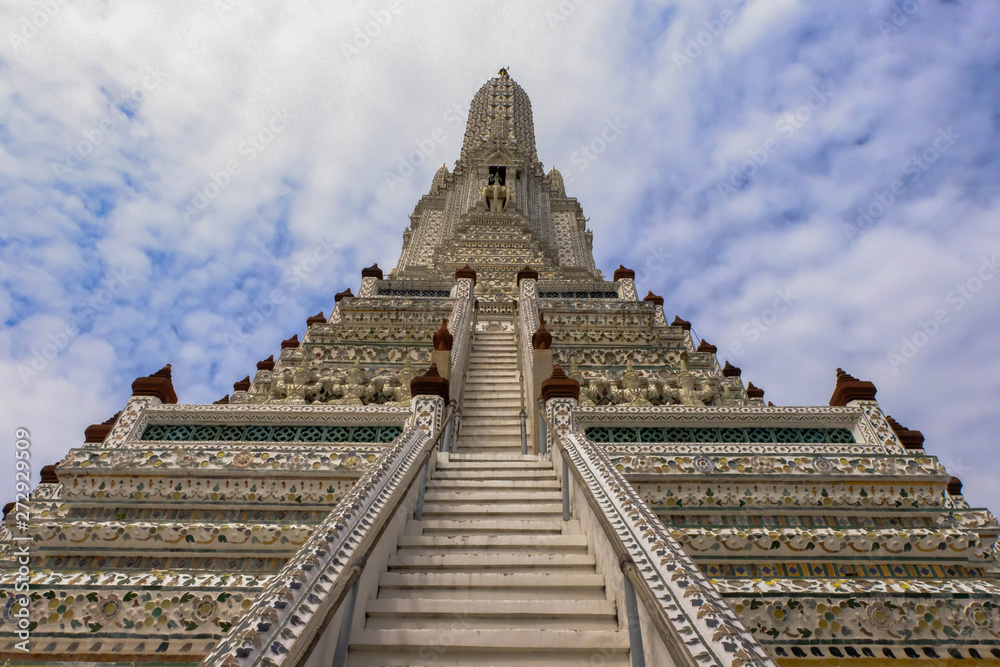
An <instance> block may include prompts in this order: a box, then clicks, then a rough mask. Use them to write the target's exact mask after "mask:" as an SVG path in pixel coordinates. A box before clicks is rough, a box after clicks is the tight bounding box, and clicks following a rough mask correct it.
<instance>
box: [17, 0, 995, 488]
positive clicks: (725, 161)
mask: <svg viewBox="0 0 1000 667" xmlns="http://www.w3.org/2000/svg"><path fill="white" fill-rule="evenodd" d="M328 4H330V3H320V2H291V3H286V4H282V5H281V6H280V7H260V6H257V5H255V4H253V3H246V2H230V1H229V0H219V1H217V2H199V3H194V4H186V3H171V4H170V5H169V7H153V6H147V5H144V4H140V3H130V2H108V3H104V2H74V3H69V2H65V1H62V0H52V2H50V3H48V4H46V3H34V2H15V3H7V4H6V5H5V6H3V7H2V8H0V26H3V28H2V30H0V33H2V34H0V229H2V239H0V255H2V263H0V319H2V321H3V323H4V327H3V329H2V331H0V374H2V377H4V378H5V379H6V382H4V383H3V386H2V387H0V422H2V424H4V425H5V428H7V431H8V433H9V435H8V436H7V437H6V438H3V439H2V440H0V441H2V442H4V443H13V439H14V438H13V433H14V429H15V428H16V427H19V426H24V427H27V428H28V429H30V430H31V432H32V434H33V448H34V452H35V456H34V462H35V467H36V470H37V469H38V468H40V467H41V466H42V465H44V464H47V463H52V462H55V461H57V460H59V459H60V458H61V457H62V455H63V453H64V452H65V451H66V450H67V449H68V448H70V447H74V446H78V445H79V444H80V443H81V442H82V440H83V429H84V428H85V427H86V426H87V425H89V424H91V423H95V422H100V421H103V420H105V419H107V418H108V417H109V416H110V415H111V414H113V413H114V412H115V411H116V410H118V409H120V408H121V407H122V406H123V405H124V403H125V401H126V400H127V397H128V395H129V393H130V391H129V386H130V384H131V381H132V380H133V379H134V378H135V377H136V376H139V375H147V374H149V373H151V372H153V371H155V370H157V369H159V368H160V367H161V366H162V365H164V364H166V363H171V364H173V369H174V384H175V386H176V388H177V393H178V395H179V397H180V399H181V401H182V402H210V401H213V400H215V399H217V398H219V397H221V396H222V395H223V394H226V393H228V392H230V391H231V390H232V383H233V382H234V381H236V380H239V379H241V378H242V377H243V376H245V375H247V374H249V373H252V372H253V369H254V362H256V361H257V360H258V359H262V358H265V357H267V356H268V355H270V354H274V353H276V352H277V351H278V348H279V343H280V341H281V340H282V339H284V338H288V337H289V336H291V335H292V334H293V333H298V334H300V335H301V333H302V331H303V330H304V327H305V318H306V317H307V316H309V315H312V314H314V313H316V312H317V311H320V310H322V311H324V312H325V313H327V314H329V312H330V308H331V307H332V305H333V295H334V294H335V293H336V292H338V291H340V290H342V289H345V288H347V287H351V288H352V289H355V290H356V289H357V286H358V284H359V281H360V269H361V268H362V267H363V266H367V265H369V264H371V263H372V262H373V261H377V262H379V264H380V265H381V266H383V267H387V268H388V267H392V266H394V265H395V262H396V259H397V258H398V253H399V248H400V243H401V239H402V231H403V229H404V228H405V227H406V225H407V224H408V215H409V213H410V212H411V211H412V209H413V206H414V205H415V204H416V202H417V200H418V199H419V197H420V196H421V195H422V194H423V193H425V192H426V191H427V190H428V188H429V186H430V182H431V178H432V176H433V173H434V171H435V170H436V169H437V168H438V167H439V166H440V165H441V164H442V163H447V164H449V166H450V165H452V164H453V163H454V161H455V159H457V157H458V152H459V148H460V145H461V138H462V134H463V132H464V122H465V114H466V110H467V108H468V103H469V101H470V100H471V98H472V96H473V94H474V93H475V92H476V90H477V89H478V88H479V86H480V85H481V84H482V83H483V82H484V81H485V80H486V79H487V78H488V77H490V76H492V75H494V74H495V73H496V71H497V69H498V68H499V67H501V66H506V67H509V69H510V71H511V73H512V76H513V77H514V78H515V79H516V80H517V81H518V82H519V83H520V84H521V85H522V86H523V87H524V88H525V90H526V91H527V92H528V94H529V95H530V96H531V99H532V103H533V112H534V119H535V127H536V137H537V144H538V155H539V158H540V159H541V160H542V162H543V163H544V164H545V167H546V169H548V167H550V166H553V165H554V166H556V167H558V168H559V169H560V170H561V171H562V172H563V174H564V177H565V178H566V181H567V190H568V191H569V194H570V195H571V196H576V197H577V198H578V199H579V200H580V202H581V204H582V206H583V208H584V211H585V213H586V215H587V216H588V217H589V218H590V223H589V224H590V227H591V228H592V229H593V230H594V237H595V241H594V245H595V254H596V258H597V262H598V266H599V267H600V268H601V269H602V270H603V271H604V273H605V275H606V276H610V274H611V272H612V271H613V269H614V268H616V267H617V266H618V265H619V264H625V265H626V266H629V267H632V268H634V269H635V270H636V271H637V272H638V276H637V286H638V288H639V290H640V292H641V294H645V293H646V291H647V290H651V291H653V292H654V293H657V294H660V295H662V296H663V297H664V298H665V301H666V305H665V310H666V315H667V317H668V319H672V318H673V316H674V315H680V316H681V317H683V318H685V319H688V320H690V321H691V322H692V323H693V325H694V329H695V331H696V332H697V334H698V335H700V336H703V337H705V338H706V339H707V340H709V341H710V342H712V343H713V344H715V345H717V346H718V347H719V356H720V362H722V361H725V360H729V361H731V362H732V363H734V364H735V365H737V366H740V367H741V368H742V369H743V373H744V378H745V379H748V380H752V381H753V382H754V383H755V384H756V385H758V386H761V387H763V388H764V389H765V390H766V392H767V394H766V397H765V398H766V399H768V400H772V401H774V402H775V403H776V404H779V405H815V404H826V402H827V401H828V399H829V396H830V393H831V392H832V390H833V384H834V374H835V369H836V368H837V367H843V368H844V369H845V370H847V371H848V372H850V373H852V374H853V375H856V376H858V377H860V378H864V379H869V380H871V381H873V382H874V383H875V384H876V385H877V386H878V387H879V399H880V403H881V405H882V407H883V409H884V410H885V411H886V412H888V413H889V414H891V415H893V416H894V417H895V418H896V419H898V420H899V421H900V422H902V423H903V424H905V425H907V426H908V427H910V428H914V429H919V430H922V431H923V432H924V434H925V435H926V436H927V443H926V448H927V450H928V452H930V453H932V454H935V455H937V456H939V457H940V458H941V459H942V461H944V462H945V464H946V465H947V466H948V467H949V469H950V470H951V471H952V472H953V473H954V474H958V475H959V476H960V477H962V479H963V481H964V482H965V484H966V495H967V497H968V498H969V499H970V501H971V502H973V503H974V504H977V505H986V506H989V507H1000V487H998V485H997V484H996V483H995V480H996V479H997V477H998V475H1000V457H996V456H995V455H994V451H995V448H996V446H997V444H998V443H997V442H996V438H997V436H996V434H997V432H998V427H1000V416H998V415H997V411H996V407H995V406H996V405H998V403H1000V361H998V355H997V353H996V351H997V349H998V348H1000V345H998V343H1000V341H998V338H1000V334H998V327H997V324H998V315H997V314H998V312H1000V278H997V276H996V274H997V272H998V271H1000V267H998V266H997V257H998V254H1000V237H998V233H997V229H998V212H1000V203H998V196H1000V178H998V176H1000V173H998V172H1000V163H998V159H997V154H998V151H997V146H998V142H997V133H998V119H997V111H996V110H997V109H1000V100H998V99H997V98H998V96H1000V81H998V79H1000V74H998V72H1000V68H998V65H1000V41H998V40H996V39H995V35H996V33H997V30H998V28H1000V15H997V13H996V12H995V10H994V8H993V7H992V5H991V3H985V2H971V1H967V2H940V1H937V0H922V1H920V0H907V1H905V2H903V1H897V2H887V1H884V2H866V3H860V2H850V3H847V2H844V3H839V2H838V3H814V2H797V1H794V0H767V1H766V2H765V1H764V0H756V1H743V0H716V1H703V0H690V1H683V2H662V3H642V4H641V5H639V4H638V3H636V4H629V3H618V2H596V1H594V0H589V1H585V0H578V1H574V0H563V1H561V2H547V1H546V2H516V1H513V2H502V3H481V2H471V3H461V4H454V3H447V4H445V3H436V2H421V3H419V5H418V4H417V3H415V2H410V1H406V0H398V1H393V2H389V1H385V2H378V1H377V2H358V3H352V5H354V7H353V8H352V9H346V10H345V9H339V8H336V9H335V8H333V7H328V6H327V5H328ZM3 447H4V448H7V447H8V445H7V444H4V445H3Z"/></svg>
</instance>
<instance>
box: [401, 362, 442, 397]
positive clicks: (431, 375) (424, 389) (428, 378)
mask: <svg viewBox="0 0 1000 667" xmlns="http://www.w3.org/2000/svg"><path fill="white" fill-rule="evenodd" d="M410 395H411V396H440V397H441V398H443V399H444V400H445V403H447V402H448V398H449V395H450V394H449V391H448V381H447V380H446V379H444V378H443V377H441V374H440V373H438V368H437V364H431V367H430V368H428V369H427V372H426V373H424V374H423V375H418V376H416V377H415V378H413V379H412V380H410Z"/></svg>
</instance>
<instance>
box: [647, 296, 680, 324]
mask: <svg viewBox="0 0 1000 667" xmlns="http://www.w3.org/2000/svg"><path fill="white" fill-rule="evenodd" d="M642 300H643V301H649V302H651V303H655V304H656V305H657V306H659V307H660V308H663V297H662V296H658V295H656V294H653V293H652V292H649V293H648V294H646V296H644V297H642ZM690 328H691V323H690V322H689V323H688V329H690Z"/></svg>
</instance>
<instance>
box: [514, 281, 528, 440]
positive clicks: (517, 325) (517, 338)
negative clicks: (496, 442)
mask: <svg viewBox="0 0 1000 667" xmlns="http://www.w3.org/2000/svg"><path fill="white" fill-rule="evenodd" d="M514 349H515V350H516V354H515V355H514V356H516V357H517V384H518V387H519V389H520V391H518V396H520V398H521V412H520V414H519V415H518V418H519V419H520V420H521V454H522V455H527V453H528V413H527V411H526V410H525V402H524V362H523V361H522V359H521V316H520V313H519V311H518V305H517V299H514Z"/></svg>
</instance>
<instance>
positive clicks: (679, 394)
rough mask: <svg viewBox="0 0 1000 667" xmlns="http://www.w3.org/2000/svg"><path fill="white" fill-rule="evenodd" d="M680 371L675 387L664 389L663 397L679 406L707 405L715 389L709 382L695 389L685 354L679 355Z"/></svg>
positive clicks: (683, 352)
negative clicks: (672, 400)
mask: <svg viewBox="0 0 1000 667" xmlns="http://www.w3.org/2000/svg"><path fill="white" fill-rule="evenodd" d="M680 365H681V371H680V373H678V374H677V380H676V382H677V386H676V387H664V388H663V395H664V396H666V397H668V398H672V399H674V400H675V401H677V402H678V403H680V404H681V405H687V406H703V405H707V404H708V403H709V402H710V401H711V399H712V397H713V396H715V394H716V389H715V387H714V386H713V385H712V384H710V383H709V382H702V384H701V388H700V389H695V382H694V375H692V374H691V371H689V370H688V366H687V352H685V351H682V352H681V354H680Z"/></svg>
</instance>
